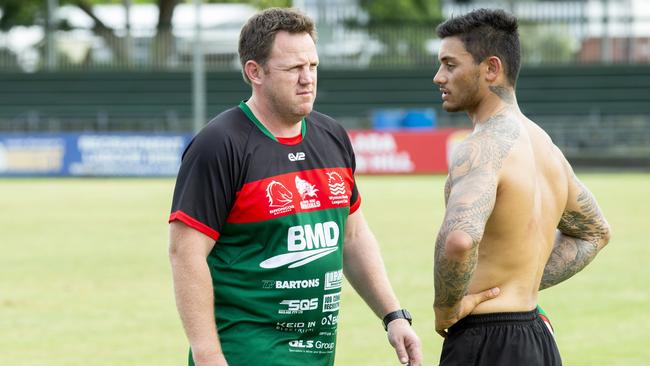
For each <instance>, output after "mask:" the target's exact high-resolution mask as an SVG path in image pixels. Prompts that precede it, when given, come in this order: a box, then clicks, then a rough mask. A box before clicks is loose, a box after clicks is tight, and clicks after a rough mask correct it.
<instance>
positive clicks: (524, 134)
mask: <svg viewBox="0 0 650 366" xmlns="http://www.w3.org/2000/svg"><path fill="white" fill-rule="evenodd" d="M507 118H508V119H511V120H514V122H516V123H517V124H518V126H519V131H518V136H517V137H516V138H515V140H514V142H513V144H512V147H511V149H510V151H509V153H508V154H506V155H505V157H504V158H503V160H502V165H501V167H500V169H499V171H498V173H497V174H498V185H497V194H496V202H495V205H494V209H493V211H492V214H491V215H490V217H489V219H488V221H487V224H486V227H485V231H484V233H483V237H482V239H481V241H480V243H479V249H478V261H477V265H476V270H475V272H474V275H473V277H472V280H471V282H470V285H469V293H477V292H480V291H482V290H485V289H488V288H491V287H495V286H497V287H499V288H500V290H501V293H500V295H499V296H498V297H496V298H495V299H492V300H489V301H486V302H483V303H481V304H479V305H478V306H477V307H476V308H475V309H474V311H473V312H472V313H473V314H481V313H492V312H512V311H529V310H532V309H533V308H535V306H536V304H537V295H538V289H539V285H540V280H541V277H542V274H543V272H544V266H545V264H546V262H547V260H548V258H549V255H550V253H551V251H552V249H553V243H554V240H555V233H556V228H557V225H558V222H559V220H560V217H561V216H562V212H563V211H564V208H565V205H566V202H567V191H568V179H569V177H568V176H567V175H568V174H567V171H566V169H565V168H564V165H563V156H562V154H561V152H560V151H559V150H558V149H557V147H555V145H553V143H552V141H551V139H550V138H549V137H548V135H547V134H546V133H545V132H544V131H543V130H542V129H541V128H539V127H538V126H537V125H536V124H535V123H533V122H532V121H530V120H529V119H527V118H526V117H525V116H523V115H522V114H521V113H512V114H508V115H507ZM488 128H489V127H488Z"/></svg>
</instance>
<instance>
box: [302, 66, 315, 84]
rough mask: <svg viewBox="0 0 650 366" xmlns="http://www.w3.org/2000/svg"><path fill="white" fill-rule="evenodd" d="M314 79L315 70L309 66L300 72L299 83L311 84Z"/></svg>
mask: <svg viewBox="0 0 650 366" xmlns="http://www.w3.org/2000/svg"><path fill="white" fill-rule="evenodd" d="M315 79H316V72H315V71H312V70H311V69H310V68H309V67H306V68H304V69H302V70H301V72H300V80H299V81H300V83H301V84H311V83H313V82H314V80H315Z"/></svg>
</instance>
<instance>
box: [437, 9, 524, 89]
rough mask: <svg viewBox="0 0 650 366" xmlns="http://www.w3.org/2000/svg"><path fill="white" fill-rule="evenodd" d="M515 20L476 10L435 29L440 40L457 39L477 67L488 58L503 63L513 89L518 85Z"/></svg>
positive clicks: (504, 14) (501, 13)
mask: <svg viewBox="0 0 650 366" xmlns="http://www.w3.org/2000/svg"><path fill="white" fill-rule="evenodd" d="M517 29H518V24H517V18H515V17H514V16H513V15H511V14H508V13H506V12H505V11H503V10H494V9H478V10H474V11H472V12H469V13H467V14H465V15H463V16H459V17H452V18H451V19H449V20H447V21H445V22H444V23H442V24H440V25H439V26H438V28H436V33H437V34H438V37H440V38H447V37H458V38H460V40H461V41H462V42H463V45H464V46H465V49H466V50H467V52H469V53H470V54H471V55H472V57H473V58H474V62H476V63H477V64H478V63H480V62H482V61H483V60H485V59H486V58H488V57H490V56H497V57H499V58H500V59H501V62H503V63H504V68H505V74H506V77H507V79H508V82H509V83H510V85H511V86H512V87H514V86H515V84H516V83H517V77H518V76H519V67H520V64H521V54H520V52H521V51H520V46H519V33H518V32H517Z"/></svg>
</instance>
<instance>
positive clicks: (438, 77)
mask: <svg viewBox="0 0 650 366" xmlns="http://www.w3.org/2000/svg"><path fill="white" fill-rule="evenodd" d="M445 81H446V78H444V77H443V76H442V75H441V72H440V70H438V72H436V75H434V77H433V83H434V84H437V85H442V84H444V82H445Z"/></svg>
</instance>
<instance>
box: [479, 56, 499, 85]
mask: <svg viewBox="0 0 650 366" xmlns="http://www.w3.org/2000/svg"><path fill="white" fill-rule="evenodd" d="M483 62H484V63H485V67H486V71H487V72H486V73H485V79H486V80H487V81H489V82H494V81H496V80H497V79H498V78H499V75H500V74H501V73H503V63H502V62H501V59H500V58H498V57H497V56H490V57H488V58H487V59H485V61H483Z"/></svg>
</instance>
